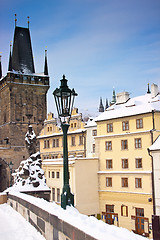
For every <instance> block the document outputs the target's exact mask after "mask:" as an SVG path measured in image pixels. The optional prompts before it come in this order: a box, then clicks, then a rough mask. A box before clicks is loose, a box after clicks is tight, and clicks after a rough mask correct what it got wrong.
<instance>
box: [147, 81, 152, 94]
mask: <svg viewBox="0 0 160 240" xmlns="http://www.w3.org/2000/svg"><path fill="white" fill-rule="evenodd" d="M147 93H151V91H150V89H149V83H148V91H147Z"/></svg>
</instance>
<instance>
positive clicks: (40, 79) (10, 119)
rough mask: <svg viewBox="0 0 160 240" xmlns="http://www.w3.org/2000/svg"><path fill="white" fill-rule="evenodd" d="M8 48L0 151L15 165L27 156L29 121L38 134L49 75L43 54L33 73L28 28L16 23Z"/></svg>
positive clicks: (1, 82)
mask: <svg viewBox="0 0 160 240" xmlns="http://www.w3.org/2000/svg"><path fill="white" fill-rule="evenodd" d="M11 50H12V49H11ZM11 50H10V58H9V67H8V72H7V74H6V75H5V76H4V77H2V74H1V79H0V154H1V157H2V158H3V159H5V160H6V161H7V162H9V161H10V160H12V162H13V163H14V168H17V167H18V166H19V163H20V162H21V161H22V160H23V159H26V158H27V157H28V153H27V150H26V148H25V140H24V138H25V134H26V132H27V130H28V125H29V124H32V127H33V129H34V131H35V133H36V134H39V132H40V131H41V129H42V127H43V122H44V120H45V119H46V113H47V100H46V94H47V91H48V89H49V76H48V67H47V56H46V54H45V61H44V62H45V64H44V66H45V67H44V72H43V73H35V68H34V61H33V54H32V45H31V38H30V31H29V28H22V27H17V26H16V27H15V32H14V41H13V50H12V51H11Z"/></svg>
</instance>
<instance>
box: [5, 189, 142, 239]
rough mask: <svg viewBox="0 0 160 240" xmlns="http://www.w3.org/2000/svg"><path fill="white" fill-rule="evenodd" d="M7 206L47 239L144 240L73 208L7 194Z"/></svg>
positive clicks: (24, 196)
mask: <svg viewBox="0 0 160 240" xmlns="http://www.w3.org/2000/svg"><path fill="white" fill-rule="evenodd" d="M8 204H9V205H10V206H11V207H13V208H14V209H15V210H16V211H18V212H19V213H21V215H23V216H24V217H25V219H26V220H27V221H29V222H30V223H31V224H32V225H33V226H34V227H35V228H36V229H37V230H38V231H40V232H41V234H43V236H44V237H45V238H46V240H51V239H54V240H64V239H65V240H66V239H68V240H96V239H97V240H145V239H146V238H144V237H142V236H139V235H137V234H135V233H133V232H130V231H129V230H127V229H125V228H119V227H116V226H114V225H109V224H106V223H104V222H103V221H101V220H97V219H96V218H95V217H88V216H86V215H83V214H81V213H79V212H78V210H76V209H75V208H74V207H69V206H67V209H66V210H64V209H62V208H61V207H60V206H58V205H57V204H56V203H54V202H47V201H46V200H44V199H40V198H35V197H33V196H29V195H27V194H24V193H18V192H13V191H10V192H9V193H8Z"/></svg>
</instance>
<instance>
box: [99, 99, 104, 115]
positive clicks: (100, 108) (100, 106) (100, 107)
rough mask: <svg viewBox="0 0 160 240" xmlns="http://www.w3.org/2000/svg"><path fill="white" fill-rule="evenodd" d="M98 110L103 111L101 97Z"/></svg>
mask: <svg viewBox="0 0 160 240" xmlns="http://www.w3.org/2000/svg"><path fill="white" fill-rule="evenodd" d="M99 112H104V106H103V103H102V98H100V104H99Z"/></svg>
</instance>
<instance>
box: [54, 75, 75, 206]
mask: <svg viewBox="0 0 160 240" xmlns="http://www.w3.org/2000/svg"><path fill="white" fill-rule="evenodd" d="M60 81H61V85H60V87H59V88H56V89H55V91H54V92H53V95H54V98H55V103H56V108H57V112H58V117H59V119H60V122H61V128H62V131H63V190H62V194H61V207H62V208H63V209H66V206H67V205H69V206H70V205H72V206H74V195H73V194H72V193H71V191H70V186H69V168H68V144H67V132H68V128H69V122H70V118H71V114H72V109H73V104H74V98H75V96H77V95H78V94H77V93H76V92H75V90H74V89H72V90H71V89H70V88H69V87H68V85H67V81H68V80H67V79H66V78H65V75H63V79H61V80H60Z"/></svg>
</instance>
